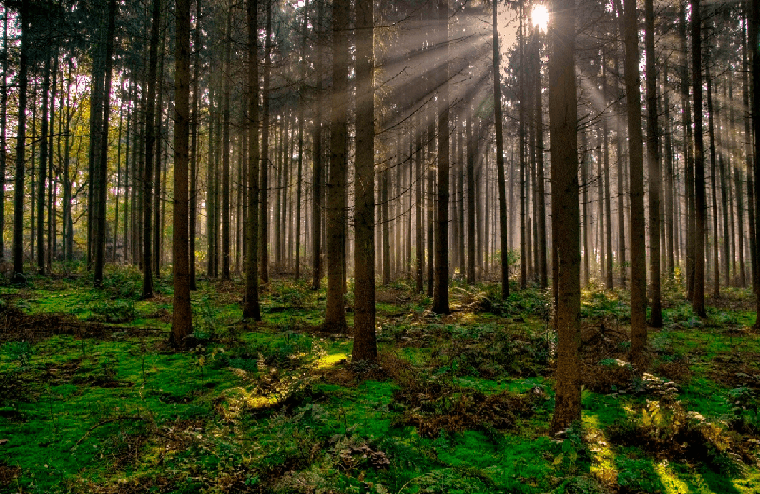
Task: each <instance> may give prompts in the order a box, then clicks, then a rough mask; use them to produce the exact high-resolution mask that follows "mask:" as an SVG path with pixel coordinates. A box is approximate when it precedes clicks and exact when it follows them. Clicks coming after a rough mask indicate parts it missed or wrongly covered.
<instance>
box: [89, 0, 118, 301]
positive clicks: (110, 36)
mask: <svg viewBox="0 0 760 494" xmlns="http://www.w3.org/2000/svg"><path fill="white" fill-rule="evenodd" d="M117 8H118V7H117V3H116V0H109V1H108V27H107V30H106V50H105V57H106V60H105V82H104V84H103V116H102V120H101V122H102V128H101V131H100V134H101V135H100V140H99V144H100V149H99V150H98V151H99V154H98V163H97V168H98V169H99V171H98V175H97V176H98V179H99V181H100V185H99V187H98V192H97V193H98V195H99V198H98V201H97V212H96V215H95V221H96V224H95V229H94V231H95V269H94V270H93V280H94V284H95V286H96V287H98V286H101V285H102V283H103V266H104V265H105V260H106V197H107V190H108V176H107V173H108V127H109V126H108V121H109V116H110V113H111V98H110V96H111V77H112V67H113V45H114V38H115V31H116V9H117Z"/></svg>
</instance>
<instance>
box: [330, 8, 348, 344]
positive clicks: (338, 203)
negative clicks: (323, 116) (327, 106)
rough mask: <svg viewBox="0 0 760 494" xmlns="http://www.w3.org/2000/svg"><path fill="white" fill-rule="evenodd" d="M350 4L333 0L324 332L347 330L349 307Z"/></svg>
mask: <svg viewBox="0 0 760 494" xmlns="http://www.w3.org/2000/svg"><path fill="white" fill-rule="evenodd" d="M349 17H350V2H349V1H348V0H335V1H333V45H332V48H333V67H332V74H333V87H332V119H331V122H332V123H331V132H330V170H329V180H328V183H327V213H328V214H327V307H326V311H325V323H324V327H325V329H329V330H330V331H331V332H337V333H343V332H345V331H346V329H347V327H346V307H345V302H344V299H343V287H344V282H343V280H344V263H343V255H342V254H344V253H345V238H346V237H345V228H344V225H345V223H346V220H345V217H346V216H345V215H346V168H347V159H348V156H347V154H348V150H347V148H346V143H347V138H348V116H347V108H346V104H347V102H346V100H347V98H348V63H349V57H348V50H349V44H348V28H349Z"/></svg>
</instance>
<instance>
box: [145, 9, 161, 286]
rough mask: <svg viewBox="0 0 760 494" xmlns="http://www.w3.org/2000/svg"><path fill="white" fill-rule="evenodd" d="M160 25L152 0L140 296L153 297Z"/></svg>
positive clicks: (159, 10) (158, 13) (157, 12)
mask: <svg viewBox="0 0 760 494" xmlns="http://www.w3.org/2000/svg"><path fill="white" fill-rule="evenodd" d="M160 26H161V0H153V22H152V24H151V28H150V55H149V61H148V94H147V107H146V111H145V169H144V171H143V187H142V189H143V197H142V199H143V292H142V296H143V298H151V297H153V257H152V253H151V249H152V247H153V246H152V243H151V234H152V233H153V232H152V227H151V220H152V208H153V204H152V201H153V187H152V184H153V156H154V149H153V147H154V146H155V144H156V137H155V127H154V125H153V118H154V114H155V111H156V70H157V67H156V66H157V65H158V41H159V39H158V37H159V27H160Z"/></svg>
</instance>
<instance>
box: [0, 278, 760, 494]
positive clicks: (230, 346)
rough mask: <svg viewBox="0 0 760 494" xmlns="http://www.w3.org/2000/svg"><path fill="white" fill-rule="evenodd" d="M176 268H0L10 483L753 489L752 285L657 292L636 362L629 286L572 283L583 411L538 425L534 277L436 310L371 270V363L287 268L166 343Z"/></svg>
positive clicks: (228, 285) (4, 442)
mask: <svg viewBox="0 0 760 494" xmlns="http://www.w3.org/2000/svg"><path fill="white" fill-rule="evenodd" d="M167 276H168V275H167ZM167 276H165V277H164V278H162V279H161V280H159V281H158V282H157V292H158V295H157V296H156V297H155V298H153V299H152V300H147V301H141V300H139V293H140V288H141V278H140V274H139V272H138V271H136V270H133V269H130V268H110V272H109V273H108V275H107V277H106V283H105V286H104V287H103V288H102V289H101V290H93V289H92V288H90V287H91V279H88V278H87V276H86V275H73V276H70V277H54V278H43V277H32V278H30V279H29V282H28V284H27V285H26V286H23V287H16V286H11V285H1V286H0V492H8V493H11V492H12V493H16V492H30V493H31V492H40V493H43V492H44V493H59V492H60V493H63V492H74V493H90V492H92V493H120V494H121V493H138V492H140V493H142V492H145V493H148V492H162V493H168V492H175V493H181V492H184V493H197V492H204V493H227V492H229V493H237V492H254V493H255V492H261V493H269V492H277V493H322V494H327V493H357V494H358V493H377V494H382V493H398V494H400V493H446V494H451V493H499V492H505V493H506V492H510V493H511V492H520V493H522V492H524V493H548V492H554V493H596V492H598V493H605V492H609V493H636V492H645V493H663V494H665V493H667V494H675V493H687V492H688V493H715V494H718V493H721V494H725V493H728V494H733V493H758V492H760V410H759V408H760V334H758V333H757V332H753V330H752V329H751V325H752V324H753V323H754V319H755V313H754V312H753V309H754V307H753V305H752V304H753V298H752V297H751V292H750V291H748V290H737V289H726V290H724V292H723V294H722V297H721V298H720V299H718V300H708V304H709V305H710V309H709V310H708V317H707V318H706V319H700V318H698V317H697V316H695V315H694V314H693V312H692V311H691V308H690V306H689V304H688V303H687V302H686V301H685V300H684V298H683V297H682V296H681V295H678V294H677V293H676V292H675V291H674V290H673V287H670V289H669V290H668V289H666V293H667V297H666V300H665V307H666V308H665V314H664V318H665V325H664V327H663V328H661V329H651V330H650V334H649V359H650V365H649V370H648V372H647V373H645V374H644V375H643V378H641V377H638V376H636V375H634V373H633V372H632V369H631V367H630V365H629V364H628V363H627V362H626V361H625V359H626V355H627V351H628V348H629V341H628V334H627V333H628V329H629V328H628V324H629V320H630V308H629V305H628V294H627V292H624V291H603V290H601V289H598V288H594V287H589V288H588V289H587V290H584V294H583V319H582V326H583V333H582V337H583V349H582V354H583V368H582V376H583V381H584V389H583V395H582V398H583V419H582V424H581V427H580V428H576V429H569V430H567V431H564V432H563V433H561V434H559V435H558V436H550V435H549V432H548V431H549V424H550V421H551V416H552V412H553V407H554V403H553V389H552V387H553V380H552V374H553V354H554V345H555V341H556V335H555V334H554V333H553V332H552V330H551V327H550V324H549V320H550V303H549V298H548V294H547V293H545V292H542V291H540V290H536V289H529V290H525V291H513V295H512V296H511V297H510V298H509V299H508V300H501V298H500V296H499V295H498V293H499V289H498V286H497V285H488V284H482V285H477V286H467V285H464V284H454V285H453V286H452V287H451V291H450V293H451V300H452V309H453V312H452V314H451V315H449V316H438V315H435V314H432V313H430V312H429V310H428V308H429V307H430V299H428V298H427V297H424V296H420V295H416V294H414V293H413V291H412V290H411V288H410V286H409V285H407V284H405V283H404V282H398V283H395V284H393V285H392V286H387V287H379V288H378V294H377V299H378V300H377V309H378V331H377V334H378V339H379V347H380V358H379V364H378V365H377V366H370V365H363V364H352V363H351V361H350V355H351V345H352V341H351V339H350V338H349V337H347V336H345V335H335V334H324V333H321V332H320V328H319V324H320V322H321V320H322V315H323V312H324V304H325V293H324V290H322V291H319V292H315V291H311V290H310V289H308V286H307V284H306V283H294V282H292V281H286V280H284V279H277V280H273V281H272V282H271V283H269V284H268V285H266V286H265V287H263V293H262V304H263V305H262V315H263V321H262V322H260V323H255V324H253V323H244V322H241V317H242V312H241V305H240V301H241V299H242V293H243V284H242V281H233V282H207V281H203V282H200V286H199V290H198V291H196V292H193V295H192V301H193V311H194V322H195V336H196V337H197V338H198V341H200V342H201V343H200V344H199V345H198V347H196V348H195V349H194V350H192V351H189V352H185V353H174V352H172V351H171V349H170V348H169V346H168V345H167V339H168V333H169V328H170V321H171V302H172V299H171V284H170V283H169V282H168V281H167ZM349 293H350V290H349ZM347 304H348V306H349V307H350V306H351V304H352V300H351V296H350V295H349V296H348V297H347ZM348 319H349V324H350V323H351V322H352V313H351V311H350V309H349V312H348Z"/></svg>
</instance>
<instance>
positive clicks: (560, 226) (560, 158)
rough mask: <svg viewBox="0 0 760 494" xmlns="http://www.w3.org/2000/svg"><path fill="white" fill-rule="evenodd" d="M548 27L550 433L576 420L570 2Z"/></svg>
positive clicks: (564, 0) (576, 232) (576, 234)
mask: <svg viewBox="0 0 760 494" xmlns="http://www.w3.org/2000/svg"><path fill="white" fill-rule="evenodd" d="M554 10H555V15H554V18H553V19H552V24H551V26H550V36H549V39H550V43H551V47H550V55H549V88H550V91H549V126H550V132H549V136H550V141H551V142H550V148H551V163H552V167H551V185H552V193H553V197H552V232H553V235H554V238H553V240H552V248H553V249H558V246H562V252H561V253H559V255H558V256H557V259H558V262H559V266H558V269H557V272H558V274H559V279H558V280H557V284H556V285H557V290H558V298H557V311H556V326H557V336H558V341H557V371H556V373H555V389H556V395H555V403H556V405H555V408H554V417H553V419H552V427H551V428H552V431H554V432H557V431H560V430H563V429H566V428H567V427H570V426H571V425H572V424H573V423H574V422H577V421H579V420H580V419H581V375H580V368H581V366H580V361H579V356H578V354H579V349H580V343H581V337H580V310H581V289H580V288H581V287H580V228H579V221H580V217H579V216H580V211H579V207H578V193H579V190H578V185H579V184H578V144H577V133H578V115H577V111H578V110H577V95H576V79H575V1H574V0H557V1H556V2H555V4H554Z"/></svg>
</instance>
